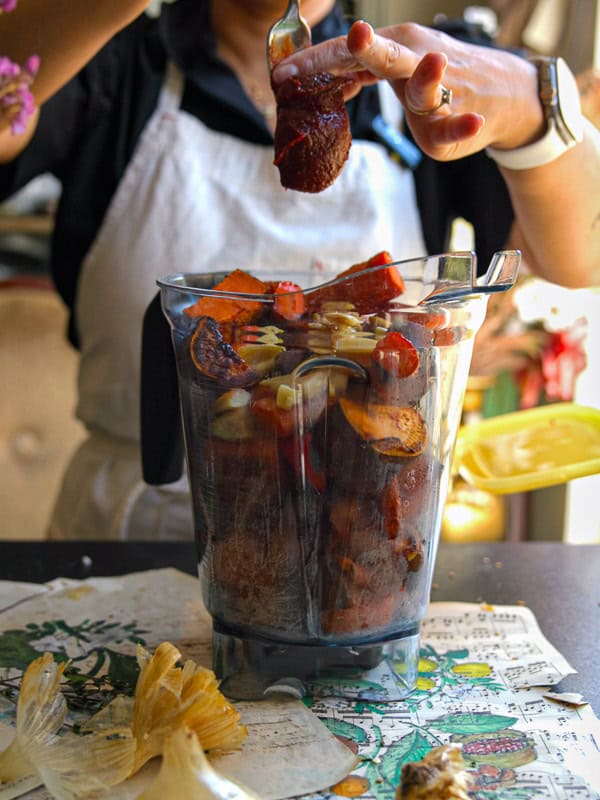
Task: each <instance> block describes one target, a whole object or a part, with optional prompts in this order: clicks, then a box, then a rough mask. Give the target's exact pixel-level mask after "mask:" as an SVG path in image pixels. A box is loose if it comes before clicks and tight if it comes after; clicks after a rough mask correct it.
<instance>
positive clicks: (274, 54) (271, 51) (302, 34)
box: [267, 0, 312, 70]
mask: <svg viewBox="0 0 600 800" xmlns="http://www.w3.org/2000/svg"><path fill="white" fill-rule="evenodd" d="M311 41H312V39H311V33H310V28H309V26H308V23H307V22H306V20H305V19H304V17H302V16H300V0H290V2H289V3H288V7H287V9H286V12H285V14H284V15H283V17H281V19H278V20H277V22H275V23H274V24H273V25H272V26H271V28H270V30H269V34H268V36H267V62H268V64H269V70H272V69H273V67H274V66H275V65H276V64H278V63H279V62H280V61H282V60H283V59H284V58H287V56H291V55H292V53H295V52H296V50H302V49H304V48H305V47H310V44H311Z"/></svg>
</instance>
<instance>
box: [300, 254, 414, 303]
mask: <svg viewBox="0 0 600 800" xmlns="http://www.w3.org/2000/svg"><path fill="white" fill-rule="evenodd" d="M386 264H389V265H390V266H389V267H387V269H373V268H374V267H384V266H385V265H386ZM392 264H393V258H392V256H391V255H390V254H389V253H388V252H387V250H382V251H381V252H380V253H376V254H375V255H374V256H371V258H369V259H367V261H361V262H360V263H359V264H354V265H353V266H351V267H350V268H349V269H346V270H344V271H343V272H340V274H339V275H337V278H336V283H334V284H331V285H328V286H323V287H321V288H318V289H316V290H315V291H314V292H311V293H310V294H309V295H308V299H309V306H310V308H311V310H317V309H319V308H320V307H321V306H322V304H323V303H325V302H330V301H333V300H335V301H340V300H342V301H346V302H348V303H352V304H353V305H354V307H355V308H356V310H357V311H360V312H361V313H371V312H375V311H379V310H381V309H382V308H384V307H385V304H386V303H389V301H390V300H393V299H394V298H395V297H398V296H399V295H401V294H402V293H403V291H404V289H405V284H404V280H403V278H402V275H401V274H400V271H399V269H398V268H397V267H395V266H392ZM371 269H373V271H372V272H370V271H369V270H371Z"/></svg>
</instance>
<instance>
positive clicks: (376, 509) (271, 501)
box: [159, 252, 519, 699]
mask: <svg viewBox="0 0 600 800" xmlns="http://www.w3.org/2000/svg"><path fill="white" fill-rule="evenodd" d="M518 260H519V254H518V253H513V252H511V253H504V254H497V258H496V259H495V262H494V263H493V265H492V266H491V267H490V270H488V273H487V275H486V276H485V277H484V278H483V279H480V280H479V281H477V280H476V279H475V278H474V274H475V258H474V255H473V254H470V253H461V254H456V253H455V254H447V255H439V256H433V257H430V258H422V259H415V260H413V261H404V262H397V263H394V264H384V265H381V266H375V267H369V268H365V269H364V270H362V271H359V272H354V273H352V274H351V275H349V276H346V277H341V278H338V279H337V280H334V281H332V282H329V283H327V284H322V285H320V286H314V287H311V288H305V289H303V290H302V291H295V292H293V291H292V292H290V291H289V286H287V285H284V288H283V289H282V288H281V285H278V284H277V280H278V279H281V277H282V276H272V278H273V281H274V282H273V283H272V282H270V281H269V280H267V278H266V277H265V276H264V275H261V276H260V280H261V281H262V282H263V284H264V286H265V287H266V288H267V289H268V291H265V292H259V293H251V294H248V293H246V292H247V291H248V290H247V289H245V290H244V292H242V293H240V292H237V291H236V292H231V291H227V290H222V289H221V290H215V289H214V288H213V287H214V286H215V285H216V284H217V283H218V282H219V281H221V280H222V279H223V277H224V276H225V274H226V273H219V274H216V273H215V274H210V275H183V274H180V275H172V276H169V277H166V278H164V279H163V280H161V281H159V285H160V287H161V302H162V309H163V312H164V314H165V316H166V317H167V319H168V321H169V324H170V327H171V336H172V342H173V347H174V352H175V357H176V363H177V376H178V383H179V397H180V403H181V411H182V420H183V431H184V441H185V451H186V457H187V467H188V475H189V482H190V489H191V495H192V502H193V512H194V525H195V536H196V541H197V545H198V555H199V570H200V578H201V585H202V591H203V596H204V601H205V604H206V607H207V609H208V611H209V612H210V614H211V616H212V619H213V647H214V669H215V671H216V673H217V676H218V677H219V678H220V679H221V680H222V684H221V685H222V688H223V691H224V692H225V693H226V694H228V695H229V696H231V697H235V698H239V699H244V698H246V699H248V698H257V697H262V696H263V695H264V693H265V691H268V690H269V687H272V686H273V685H275V686H276V687H285V686H287V687H289V686H293V687H295V691H296V690H297V691H299V692H300V693H302V691H308V692H312V693H318V691H319V686H321V687H322V686H324V685H328V687H329V689H328V690H331V681H332V680H333V682H334V683H335V680H336V679H339V685H343V684H344V682H345V683H346V684H347V683H348V681H344V676H346V677H348V678H352V677H353V676H356V675H358V674H360V673H361V672H364V671H367V672H368V671H369V670H372V669H375V668H377V667H378V665H381V664H382V663H384V662H389V663H393V665H394V670H393V675H394V681H395V688H394V693H393V694H394V697H396V698H397V697H400V696H404V695H406V694H407V693H409V692H410V691H411V690H412V689H413V688H414V685H415V682H416V677H417V664H418V657H419V627H420V624H421V621H422V619H423V617H424V615H425V612H426V609H427V605H428V602H429V593H430V588H431V580H432V574H433V568H434V563H435V557H436V550H437V545H438V537H439V531H440V524H441V515H442V510H443V507H444V502H445V498H446V492H447V488H448V479H449V467H450V462H451V458H452V454H453V448H454V444H455V439H456V435H457V431H458V426H459V422H460V417H461V409H462V399H463V394H464V391H465V387H466V380H467V375H468V371H469V364H470V358H471V351H472V346H473V337H474V335H475V333H476V331H477V330H478V328H479V326H480V324H481V322H482V321H483V317H484V314H485V308H486V300H487V297H486V293H487V292H489V291H498V290H502V289H505V288H508V287H509V286H510V285H512V282H513V281H514V278H515V275H516V271H517V265H518ZM295 279H296V280H297V279H298V276H296V277H295ZM234 285H235V283H234ZM400 285H402V291H401V293H400V294H398V293H399V288H398V287H399V286H400ZM251 289H252V286H250V290H251ZM332 676H334V677H333V678H332ZM365 686H366V688H365ZM384 694H385V693H384ZM361 696H363V697H370V698H375V699H385V697H384V696H383V694H382V693H380V692H379V690H378V689H377V688H373V687H372V686H371V687H370V688H369V686H368V685H367V684H366V683H365V685H364V686H363V690H362V693H361Z"/></svg>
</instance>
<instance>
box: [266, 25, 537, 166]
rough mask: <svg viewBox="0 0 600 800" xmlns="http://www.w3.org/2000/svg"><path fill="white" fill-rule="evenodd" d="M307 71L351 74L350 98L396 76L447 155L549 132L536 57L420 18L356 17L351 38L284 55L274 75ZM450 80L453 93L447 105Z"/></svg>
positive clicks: (425, 137)
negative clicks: (380, 24)
mask: <svg viewBox="0 0 600 800" xmlns="http://www.w3.org/2000/svg"><path fill="white" fill-rule="evenodd" d="M307 72H332V73H333V74H336V75H341V74H345V75H347V76H349V77H351V78H352V81H351V82H350V83H349V85H348V87H347V89H346V99H349V98H350V97H352V96H354V95H355V94H357V93H358V92H359V91H360V89H361V87H362V86H363V85H366V84H370V83H374V82H376V81H377V80H381V79H385V80H388V81H389V83H390V84H391V86H392V87H393V89H394V91H395V93H396V95H397V96H398V98H399V99H400V101H401V103H402V105H403V106H404V110H405V113H406V120H407V123H408V125H409V127H410V129H411V131H412V133H413V136H414V137H415V140H416V142H417V144H418V145H419V147H420V148H421V149H422V150H423V152H425V153H427V154H428V155H430V156H431V157H432V158H435V159H438V160H440V161H448V160H452V159H456V158H461V157H463V156H466V155H469V154H471V153H474V152H476V151H478V150H482V149H484V148H485V147H488V146H493V147H497V148H501V149H511V148H515V147H521V146H523V145H526V144H528V143H530V142H532V141H535V140H536V139H537V138H539V137H540V136H541V135H542V133H543V131H544V125H545V123H544V116H543V111H542V107H541V103H540V102H539V99H538V93H537V73H536V70H535V68H534V67H533V66H532V65H531V64H530V63H529V62H528V61H526V60H525V59H523V58H520V57H518V56H515V55H513V54H511V53H508V52H505V51H503V50H499V49H496V48H491V47H481V46H477V45H471V44H466V43H464V42H462V41H460V40H458V39H455V38H453V37H450V36H447V35H446V34H444V33H441V32H440V31H436V30H433V29H431V28H426V27H423V26H421V25H417V24H414V23H403V24H400V25H392V26H390V27H387V28H381V29H379V30H378V31H374V30H373V28H372V27H371V26H370V25H369V24H368V23H366V22H355V23H354V25H353V26H352V28H351V29H350V31H349V33H348V35H347V36H346V37H343V36H342V37H338V38H336V39H331V40H329V41H327V42H323V43H322V44H319V45H315V46H314V47H311V48H308V49H306V50H302V51H299V52H297V53H295V54H294V55H293V56H290V57H289V58H287V59H286V60H285V61H282V62H281V63H280V64H278V65H277V67H276V68H275V70H274V71H273V76H272V77H273V82H274V84H279V83H281V82H283V81H284V80H285V79H286V78H288V77H291V76H292V75H295V74H298V73H307ZM443 87H447V88H448V89H449V90H451V92H452V97H451V102H450V103H442V104H441V105H440V101H441V99H442V96H443V95H442V89H443ZM431 109H433V110H431ZM428 110H430V111H429V112H428Z"/></svg>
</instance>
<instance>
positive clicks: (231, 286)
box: [185, 269, 267, 325]
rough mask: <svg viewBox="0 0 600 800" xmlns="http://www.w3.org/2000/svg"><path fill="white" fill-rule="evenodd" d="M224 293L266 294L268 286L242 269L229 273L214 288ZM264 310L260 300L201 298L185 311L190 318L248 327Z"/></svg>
mask: <svg viewBox="0 0 600 800" xmlns="http://www.w3.org/2000/svg"><path fill="white" fill-rule="evenodd" d="M212 288H213V289H215V290H219V291H223V292H240V293H242V294H265V292H266V291H267V284H265V283H263V281H260V280H259V279H258V278H255V277H254V276H253V275H250V273H249V272H245V271H244V270H241V269H236V270H234V271H233V272H231V273H229V275H227V277H226V278H223V280H222V281H220V282H219V283H217V284H216V286H213V287H212ZM262 309H263V304H262V303H260V302H259V301H258V300H243V299H242V298H237V297H236V298H233V297H232V298H227V297H199V298H198V300H196V302H195V303H194V305H192V306H188V308H186V309H185V313H186V314H187V315H188V317H191V318H192V319H195V318H196V317H212V318H213V319H214V320H215V321H216V322H236V323H237V324H238V325H246V324H248V323H249V322H252V321H253V320H254V319H256V317H257V316H259V314H260V313H261V311H262Z"/></svg>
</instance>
